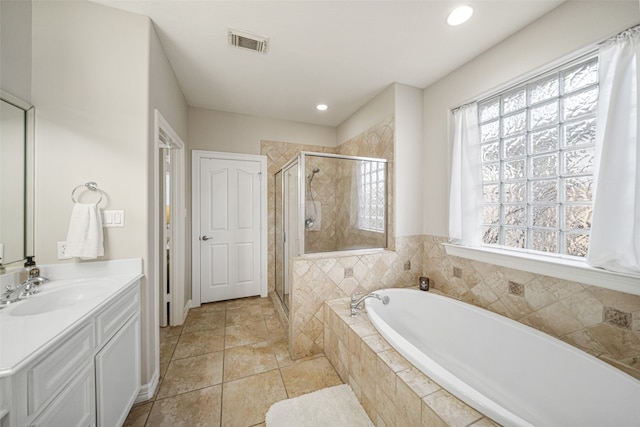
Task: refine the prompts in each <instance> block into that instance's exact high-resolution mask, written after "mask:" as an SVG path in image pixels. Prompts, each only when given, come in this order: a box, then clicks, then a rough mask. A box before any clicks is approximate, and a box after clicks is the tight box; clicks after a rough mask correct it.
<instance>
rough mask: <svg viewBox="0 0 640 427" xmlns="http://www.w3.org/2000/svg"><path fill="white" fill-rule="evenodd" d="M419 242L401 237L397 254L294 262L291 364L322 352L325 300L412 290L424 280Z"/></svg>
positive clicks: (340, 255) (365, 253)
mask: <svg viewBox="0 0 640 427" xmlns="http://www.w3.org/2000/svg"><path fill="white" fill-rule="evenodd" d="M422 242H423V239H422V238H421V237H419V236H407V237H399V238H397V239H396V245H395V246H396V249H395V251H388V250H374V251H352V252H333V253H323V254H313V255H306V256H304V257H299V258H294V259H293V260H292V267H291V272H290V274H291V307H290V308H289V352H290V353H291V357H293V358H294V359H297V358H300V357H305V356H311V355H314V354H319V353H321V352H322V349H323V309H322V304H323V303H324V301H325V300H330V299H336V298H343V297H347V296H350V295H352V294H353V293H354V292H365V293H366V292H371V291H374V290H376V289H383V288H393V287H410V286H415V285H416V284H417V283H418V278H419V277H420V276H421V275H422V266H421V261H422V248H423V244H422Z"/></svg>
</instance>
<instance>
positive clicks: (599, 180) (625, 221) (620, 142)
mask: <svg viewBox="0 0 640 427" xmlns="http://www.w3.org/2000/svg"><path fill="white" fill-rule="evenodd" d="M639 61H640V28H638V27H635V28H632V29H630V30H628V31H625V32H624V33H622V34H620V35H618V36H617V37H616V38H615V39H613V40H611V41H609V42H608V43H606V44H604V45H602V46H601V47H600V52H599V77H600V95H599V98H598V112H597V114H598V118H597V127H596V154H595V162H596V164H595V173H594V181H595V183H594V186H595V193H594V202H593V222H592V224H591V238H590V243H589V252H588V255H587V262H588V263H589V264H591V265H593V266H596V267H602V268H605V269H607V270H611V271H617V272H623V273H635V274H638V273H640V147H639V145H638V134H639V126H640V120H639V119H640V117H639V113H640V112H639V111H638V100H639V96H640V95H639V93H638V82H639V81H640V75H639V73H640V66H639V65H640V63H639Z"/></svg>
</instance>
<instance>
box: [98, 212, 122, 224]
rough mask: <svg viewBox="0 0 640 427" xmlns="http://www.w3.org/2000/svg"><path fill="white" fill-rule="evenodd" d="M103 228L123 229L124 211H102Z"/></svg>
mask: <svg viewBox="0 0 640 427" xmlns="http://www.w3.org/2000/svg"><path fill="white" fill-rule="evenodd" d="M102 226H103V227H124V210H113V209H110V210H106V209H105V210H103V211H102Z"/></svg>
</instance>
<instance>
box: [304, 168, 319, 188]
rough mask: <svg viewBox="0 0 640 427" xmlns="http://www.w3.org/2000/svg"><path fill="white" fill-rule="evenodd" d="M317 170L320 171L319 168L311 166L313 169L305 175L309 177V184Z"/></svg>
mask: <svg viewBox="0 0 640 427" xmlns="http://www.w3.org/2000/svg"><path fill="white" fill-rule="evenodd" d="M318 172H320V169H318V168H313V170H312V171H311V173H310V174H309V176H308V177H307V179H309V184H311V180H313V177H314V175H315V174H317V173H318Z"/></svg>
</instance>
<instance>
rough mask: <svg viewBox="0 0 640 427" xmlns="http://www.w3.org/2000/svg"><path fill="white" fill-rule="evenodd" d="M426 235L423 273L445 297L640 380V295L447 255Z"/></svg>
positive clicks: (439, 241) (437, 239) (438, 240)
mask: <svg viewBox="0 0 640 427" xmlns="http://www.w3.org/2000/svg"><path fill="white" fill-rule="evenodd" d="M445 241H446V239H444V238H441V237H435V236H424V251H423V254H424V259H423V262H422V269H423V273H424V275H425V276H428V277H429V278H430V279H431V286H432V287H433V288H435V289H437V290H439V291H441V292H443V293H444V294H446V295H448V296H450V297H453V298H456V299H460V300H463V301H465V302H468V303H470V304H474V305H476V306H480V307H483V308H485V309H488V310H491V311H493V312H496V313H499V314H502V315H504V316H506V317H509V318H511V319H514V320H517V321H519V322H521V323H524V324H526V325H529V326H531V327H533V328H536V329H538V330H541V331H543V332H546V333H548V334H550V335H552V336H554V337H556V338H559V339H561V340H563V341H565V342H567V343H569V344H571V345H573V346H575V347H578V348H580V349H582V350H584V351H586V352H588V353H591V354H592V355H594V356H597V357H599V358H600V359H602V360H604V361H605V362H607V363H609V364H611V365H613V366H615V367H617V368H619V369H621V370H623V371H625V372H627V373H628V374H630V375H632V376H634V377H636V378H638V379H640V296H638V295H631V294H626V293H623V292H617V291H612V290H608V289H605V288H600V287H596V286H590V285H585V284H582V283H578V282H571V281H568V280H562V279H555V278H552V277H547V276H543V275H539V274H533V273H527V272H524V271H520V270H514V269H510V268H505V267H499V266H496V265H492V264H486V263H482V262H477V261H471V260H468V259H463V258H458V257H454V256H449V255H447V253H446V252H445V249H444V246H442V243H444V242H445Z"/></svg>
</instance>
